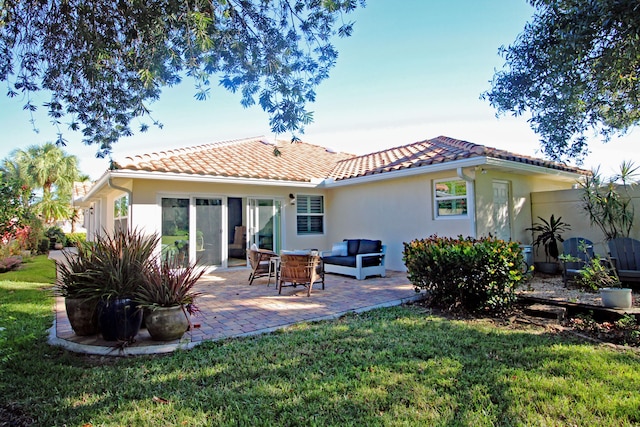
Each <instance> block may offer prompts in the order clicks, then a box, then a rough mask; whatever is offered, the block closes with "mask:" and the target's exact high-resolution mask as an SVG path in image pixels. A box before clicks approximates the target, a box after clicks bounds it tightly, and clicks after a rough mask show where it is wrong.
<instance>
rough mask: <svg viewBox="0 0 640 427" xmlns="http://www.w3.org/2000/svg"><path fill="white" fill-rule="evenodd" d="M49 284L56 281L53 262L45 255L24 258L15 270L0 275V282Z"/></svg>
mask: <svg viewBox="0 0 640 427" xmlns="http://www.w3.org/2000/svg"><path fill="white" fill-rule="evenodd" d="M2 280H9V281H14V282H34V283H51V284H53V283H54V282H55V280H56V270H55V262H54V261H53V260H51V259H49V258H48V256H47V255H36V256H34V257H28V258H25V259H24V261H23V263H22V265H21V267H20V268H19V269H17V270H11V271H7V272H6V273H0V281H2Z"/></svg>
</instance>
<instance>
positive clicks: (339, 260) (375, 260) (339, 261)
mask: <svg viewBox="0 0 640 427" xmlns="http://www.w3.org/2000/svg"><path fill="white" fill-rule="evenodd" d="M322 261H323V262H324V263H325V264H333V265H341V266H343V267H355V266H356V256H355V255H353V256H326V257H324V258H322ZM377 265H380V257H378V256H367V257H364V258H362V266H363V267H374V266H377Z"/></svg>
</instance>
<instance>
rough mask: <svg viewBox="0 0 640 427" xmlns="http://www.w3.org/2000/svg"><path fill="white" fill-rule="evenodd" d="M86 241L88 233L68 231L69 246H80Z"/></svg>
mask: <svg viewBox="0 0 640 427" xmlns="http://www.w3.org/2000/svg"><path fill="white" fill-rule="evenodd" d="M86 241H87V233H68V234H67V245H68V246H78V245H79V244H80V243H84V242H86Z"/></svg>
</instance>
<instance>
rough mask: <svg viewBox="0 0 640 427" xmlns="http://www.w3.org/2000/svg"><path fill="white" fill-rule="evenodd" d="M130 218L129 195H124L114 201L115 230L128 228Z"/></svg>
mask: <svg viewBox="0 0 640 427" xmlns="http://www.w3.org/2000/svg"><path fill="white" fill-rule="evenodd" d="M128 219H129V196H127V195H124V196H122V197H119V198H117V199H116V200H115V201H114V202H113V226H114V229H115V230H126V229H127V224H128Z"/></svg>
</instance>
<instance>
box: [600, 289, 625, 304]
mask: <svg viewBox="0 0 640 427" xmlns="http://www.w3.org/2000/svg"><path fill="white" fill-rule="evenodd" d="M600 297H601V298H602V305H603V306H604V307H609V308H631V306H632V305H633V300H632V298H631V289H629V288H602V289H600Z"/></svg>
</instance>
